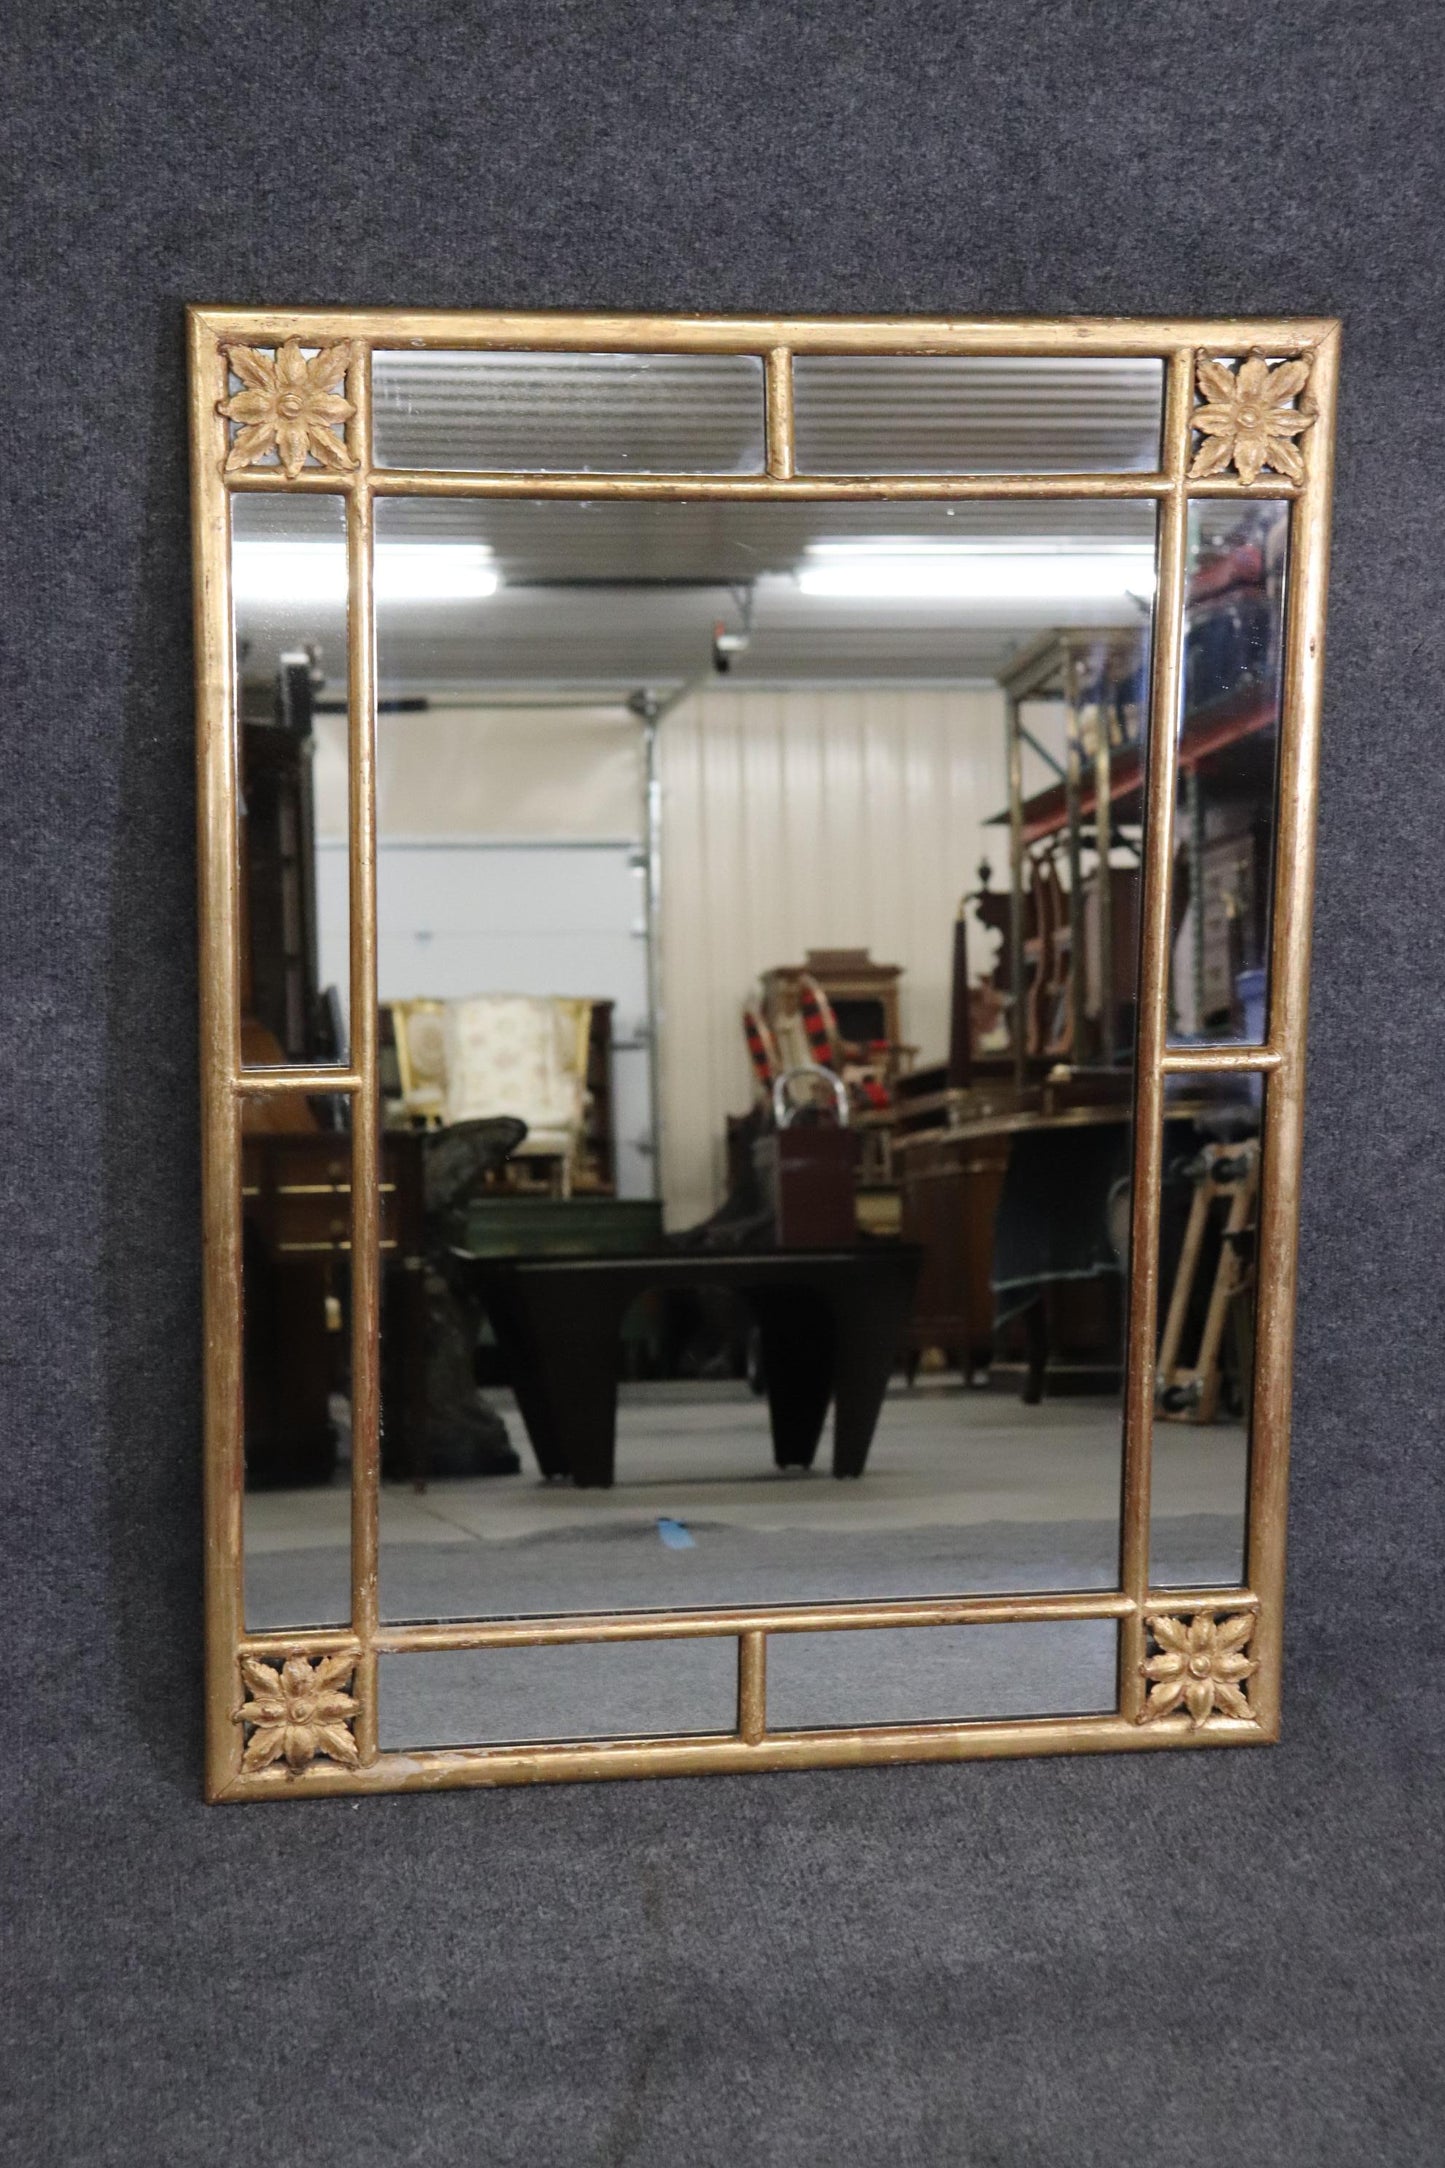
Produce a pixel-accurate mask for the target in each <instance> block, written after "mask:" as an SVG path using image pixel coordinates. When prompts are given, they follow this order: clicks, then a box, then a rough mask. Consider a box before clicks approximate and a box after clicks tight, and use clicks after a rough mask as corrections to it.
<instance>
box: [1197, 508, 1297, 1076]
mask: <svg viewBox="0 0 1445 2168" xmlns="http://www.w3.org/2000/svg"><path fill="white" fill-rule="evenodd" d="M1288 535H1289V506H1288V505H1287V504H1271V503H1256V504H1245V505H1242V506H1241V505H1239V504H1233V505H1231V504H1224V503H1210V502H1208V501H1205V502H1203V503H1196V504H1193V505H1191V507H1190V516H1189V579H1188V586H1187V589H1186V597H1187V599H1186V604H1185V634H1184V705H1183V713H1182V716H1181V720H1180V729H1179V800H1178V805H1177V808H1176V812H1175V869H1174V911H1173V949H1172V954H1171V976H1170V1003H1169V1008H1170V1015H1169V1025H1170V1039H1171V1041H1172V1042H1173V1043H1174V1044H1175V1045H1189V1044H1191V1043H1194V1042H1208V1043H1212V1044H1215V1045H1218V1044H1221V1043H1223V1044H1234V1045H1241V1046H1258V1045H1260V1044H1261V1043H1262V1042H1263V1040H1264V1036H1265V1021H1266V1011H1267V1007H1268V1000H1267V996H1268V972H1267V964H1268V957H1269V924H1270V904H1271V883H1272V878H1273V864H1274V829H1275V795H1276V791H1277V788H1278V776H1277V770H1278V765H1279V711H1280V689H1281V684H1282V681H1283V675H1284V589H1285V551H1286V543H1287V539H1288Z"/></svg>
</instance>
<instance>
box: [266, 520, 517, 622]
mask: <svg viewBox="0 0 1445 2168" xmlns="http://www.w3.org/2000/svg"><path fill="white" fill-rule="evenodd" d="M231 576H232V581H233V585H234V589H235V596H236V601H237V603H238V604H239V605H241V606H243V607H244V606H247V605H249V606H251V607H253V608H254V607H258V606H270V607H273V608H287V607H292V606H294V607H296V608H298V609H299V608H315V607H317V606H318V605H319V606H326V607H331V608H335V609H341V608H344V606H345V603H346V551H345V549H344V547H343V546H342V545H341V544H340V543H338V542H286V541H279V540H278V541H274V542H272V541H268V540H265V539H263V538H262V537H260V536H251V537H247V538H245V539H243V540H239V541H237V542H236V543H235V544H234V546H233V548H232V552H231ZM501 584H502V582H501V575H500V573H499V572H498V570H497V567H496V563H495V561H494V560H493V557H492V553H491V551H490V550H489V549H488V548H487V546H486V544H485V543H479V542H379V543H378V544H377V546H376V599H377V601H378V603H396V602H418V603H429V602H474V601H479V600H480V599H481V598H482V597H484V596H486V595H494V594H495V593H496V591H497V589H498V588H499V587H500V586H501Z"/></svg>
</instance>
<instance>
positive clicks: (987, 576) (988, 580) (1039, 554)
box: [796, 541, 1154, 603]
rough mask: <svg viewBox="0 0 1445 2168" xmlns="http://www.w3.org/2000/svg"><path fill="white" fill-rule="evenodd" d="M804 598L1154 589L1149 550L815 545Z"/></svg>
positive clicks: (1072, 594)
mask: <svg viewBox="0 0 1445 2168" xmlns="http://www.w3.org/2000/svg"><path fill="white" fill-rule="evenodd" d="M796 576H797V582H798V585H799V587H800V588H801V589H802V591H803V593H804V594H805V595H836V596H840V597H842V596H852V597H856V598H857V599H859V600H867V599H872V600H875V601H879V602H983V603H988V602H1040V603H1055V602H1119V601H1123V600H1124V599H1125V597H1127V596H1131V595H1133V596H1140V597H1143V596H1147V595H1152V594H1153V592H1154V552H1153V550H1152V549H1149V548H1141V547H1139V546H1137V545H1134V546H1124V547H1118V548H1113V549H1110V548H1100V549H1080V548H1062V549H1049V548H1046V547H1041V546H1039V545H1033V546H1029V545H1019V544H1017V543H1013V544H1003V545H999V544H996V543H989V542H907V541H903V542H868V543H853V542H817V543H812V544H810V545H809V548H808V551H807V554H806V556H805V557H804V560H803V563H802V564H801V565H800V566H799V568H798V572H797V575H796Z"/></svg>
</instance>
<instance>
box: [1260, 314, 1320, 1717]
mask: <svg viewBox="0 0 1445 2168" xmlns="http://www.w3.org/2000/svg"><path fill="white" fill-rule="evenodd" d="M1338 366H1339V332H1338V330H1334V331H1332V332H1331V333H1330V334H1329V336H1328V337H1327V338H1325V339H1323V340H1322V341H1321V342H1320V344H1319V346H1318V347H1317V348H1316V349H1315V352H1314V355H1313V357H1312V363H1311V371H1310V385H1309V396H1310V401H1311V404H1312V407H1313V411H1314V416H1315V420H1314V426H1313V428H1312V429H1311V430H1310V431H1309V432H1308V434H1307V436H1306V438H1305V441H1304V446H1303V450H1304V456H1305V462H1306V466H1305V484H1304V488H1303V490H1302V491H1301V493H1300V495H1299V497H1298V498H1297V499H1296V500H1295V504H1294V507H1293V511H1292V514H1291V520H1290V538H1289V552H1288V556H1287V560H1286V562H1287V567H1288V571H1287V578H1288V583H1289V584H1288V589H1287V594H1286V601H1285V612H1286V615H1285V652H1284V684H1283V686H1282V688H1281V727H1280V777H1279V814H1278V829H1277V834H1276V838H1275V868H1276V871H1275V900H1274V912H1273V921H1272V925H1271V929H1270V957H1269V1018H1268V1028H1267V1032H1266V1036H1267V1039H1268V1041H1269V1044H1270V1046H1271V1047H1273V1048H1275V1049H1276V1050H1277V1052H1278V1057H1279V1061H1278V1067H1277V1068H1276V1069H1275V1071H1274V1073H1273V1075H1272V1076H1271V1077H1270V1079H1269V1081H1268V1083H1267V1084H1266V1086H1265V1094H1264V1145H1263V1158H1262V1163H1261V1169H1260V1192H1259V1237H1258V1264H1257V1268H1256V1270H1257V1279H1258V1286H1259V1295H1258V1311H1257V1314H1256V1320H1255V1344H1256V1350H1257V1353H1256V1362H1255V1377H1254V1402H1253V1407H1252V1410H1251V1423H1250V1455H1249V1504H1248V1512H1247V1520H1246V1537H1245V1578H1246V1580H1247V1581H1248V1583H1249V1586H1250V1587H1251V1588H1252V1589H1254V1590H1255V1591H1256V1592H1257V1594H1258V1595H1259V1598H1260V1609H1259V1622H1258V1624H1257V1626H1256V1628H1255V1632H1254V1639H1253V1642H1252V1644H1251V1647H1250V1654H1251V1656H1253V1657H1254V1659H1255V1661H1256V1663H1257V1664H1258V1665H1259V1669H1258V1671H1257V1672H1256V1674H1255V1676H1254V1678H1253V1679H1252V1680H1251V1682H1250V1699H1251V1701H1252V1702H1253V1705H1254V1709H1255V1713H1256V1716H1257V1718H1258V1720H1259V1723H1260V1725H1261V1727H1262V1729H1263V1730H1264V1731H1265V1732H1266V1733H1268V1734H1269V1735H1270V1736H1271V1737H1274V1736H1276V1735H1277V1734H1278V1731H1279V1718H1280V1673H1281V1668H1282V1663H1283V1654H1284V1577H1285V1507H1286V1491H1287V1483H1288V1473H1289V1433H1290V1389H1291V1383H1292V1378H1293V1368H1294V1316H1295V1290H1296V1283H1297V1281H1298V1277H1299V1260H1298V1236H1299V1182H1300V1161H1301V1147H1302V1143H1303V1131H1304V1080H1305V1033H1306V1026H1307V1023H1308V1016H1309V988H1310V927H1311V921H1312V916H1313V907H1314V872H1315V867H1314V859H1315V796H1316V791H1317V788H1318V781H1319V742H1320V699H1321V687H1322V678H1323V670H1324V623H1325V590H1326V586H1327V582H1328V575H1329V547H1330V510H1331V497H1332V482H1333V477H1332V449H1333V444H1334V408H1335V382H1336V373H1337V370H1338Z"/></svg>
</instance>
